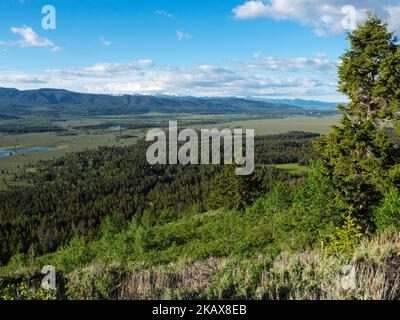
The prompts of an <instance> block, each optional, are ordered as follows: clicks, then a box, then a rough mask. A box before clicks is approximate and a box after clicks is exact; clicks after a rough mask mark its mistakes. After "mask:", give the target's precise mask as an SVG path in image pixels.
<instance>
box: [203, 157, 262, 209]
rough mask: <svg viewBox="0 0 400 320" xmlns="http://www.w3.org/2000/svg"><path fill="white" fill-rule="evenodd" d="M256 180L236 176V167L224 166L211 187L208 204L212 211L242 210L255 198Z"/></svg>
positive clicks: (252, 177) (251, 177)
mask: <svg viewBox="0 0 400 320" xmlns="http://www.w3.org/2000/svg"><path fill="white" fill-rule="evenodd" d="M256 180H257V178H256V177H255V176H254V175H249V176H237V175H236V165H234V164H233V165H225V166H224V169H223V171H222V172H221V173H220V174H219V175H218V176H217V177H216V178H215V180H214V181H213V183H212V185H211V191H210V196H209V201H208V202H209V204H210V206H211V207H212V208H213V209H218V208H224V209H226V210H231V209H237V210H242V209H244V208H245V207H246V206H248V205H250V204H251V203H253V202H254V200H255V199H256V197H257V194H258V192H257V185H258V184H257V181H256Z"/></svg>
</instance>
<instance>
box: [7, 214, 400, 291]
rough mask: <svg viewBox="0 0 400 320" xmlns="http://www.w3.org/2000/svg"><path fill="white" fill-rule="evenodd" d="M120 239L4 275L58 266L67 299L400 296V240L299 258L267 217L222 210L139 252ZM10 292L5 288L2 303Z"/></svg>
mask: <svg viewBox="0 0 400 320" xmlns="http://www.w3.org/2000/svg"><path fill="white" fill-rule="evenodd" d="M106 233H107V232H106ZM123 233H127V234H129V228H128V231H124V232H123ZM123 233H121V234H123ZM121 234H120V235H121ZM120 235H118V234H117V233H115V234H113V233H112V230H109V234H108V235H107V234H105V235H104V236H103V239H102V240H99V241H98V242H96V243H92V244H90V245H89V246H87V247H86V249H83V248H82V246H81V244H79V241H78V242H77V243H75V244H71V245H70V246H69V247H66V248H65V249H64V250H61V251H60V252H58V253H56V254H52V255H49V256H47V257H42V258H40V259H39V260H38V261H36V263H35V264H33V265H29V264H27V262H26V261H25V263H23V264H22V263H21V261H22V260H21V261H20V262H18V261H17V260H14V261H13V262H12V263H11V264H10V265H9V266H8V267H7V268H3V269H2V270H1V272H0V274H1V273H2V274H3V275H4V274H9V275H13V277H15V278H17V279H19V280H18V281H22V282H24V281H27V279H30V278H32V276H33V275H34V274H36V273H38V271H39V270H40V267H41V265H44V264H49V263H50V264H53V265H55V266H56V267H57V270H58V272H59V276H60V278H61V277H64V278H65V279H66V280H67V286H66V287H64V288H63V293H64V294H66V295H67V297H68V298H69V299H117V298H118V299H194V298H206V299H207V298H213V299H399V298H400V264H399V258H400V238H399V237H383V236H382V237H378V238H376V239H374V240H372V241H368V240H365V241H364V242H362V243H360V244H359V245H358V247H356V249H355V250H354V252H353V253H352V254H349V255H348V254H347V255H346V254H329V253H327V252H326V251H325V250H324V249H316V250H313V251H307V250H300V251H297V252H296V251H291V250H290V245H288V244H286V245H285V244H283V243H282V242H281V243H279V241H278V242H277V240H278V239H276V238H274V235H273V229H271V221H270V219H267V218H266V216H263V215H262V214H259V213H254V212H247V213H246V214H242V215H240V214H238V213H237V212H221V211H219V212H212V213H208V214H201V215H195V216H192V217H186V218H183V219H181V220H178V221H175V222H172V223H169V224H166V225H160V226H155V227H152V228H150V232H149V233H148V234H147V237H146V238H147V240H144V241H143V242H142V243H141V245H140V249H138V243H137V241H138V240H137V237H133V238H132V237H131V238H130V237H129V236H128V237H126V238H124V239H125V240H124V241H122V242H121V239H122V238H121V237H120ZM273 242H274V244H272V243H273ZM126 245H127V246H128V247H129V248H128V251H124V246H126ZM88 248H90V250H89V249H88ZM88 250H89V251H91V253H92V254H89V253H88V252H89V251H88ZM118 250H122V251H120V252H119V253H118ZM127 252H130V255H131V256H129V254H127ZM289 252H290V253H289ZM346 265H351V266H353V267H354V268H355V270H356V282H355V287H353V288H348V289H346V288H344V287H343V279H344V278H343V274H342V269H343V267H345V266H346ZM60 271H62V272H60ZM0 279H1V278H0ZM24 279H25V280H24ZM0 288H1V286H0ZM14 288H15V286H14ZM10 290H11V289H8V291H7V290H4V287H3V291H1V290H0V299H1V296H2V295H3V297H7V295H12V294H13V293H12V290H11V291H10ZM30 294H32V293H30ZM37 294H38V295H39V294H41V293H40V290H39V291H37ZM20 297H22V298H27V297H24V296H20ZM29 297H30V298H32V296H28V298H29ZM33 297H35V296H33Z"/></svg>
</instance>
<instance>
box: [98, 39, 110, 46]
mask: <svg viewBox="0 0 400 320" xmlns="http://www.w3.org/2000/svg"><path fill="white" fill-rule="evenodd" d="M99 39H100V42H101V43H102V45H103V46H107V47H108V46H111V44H112V42H111V41H110V40H107V39H106V38H104V37H100V38H99Z"/></svg>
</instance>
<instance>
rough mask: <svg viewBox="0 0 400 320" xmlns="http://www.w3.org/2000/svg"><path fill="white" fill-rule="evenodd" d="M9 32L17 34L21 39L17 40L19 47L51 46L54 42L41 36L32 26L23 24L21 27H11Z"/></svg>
mask: <svg viewBox="0 0 400 320" xmlns="http://www.w3.org/2000/svg"><path fill="white" fill-rule="evenodd" d="M11 32H12V33H14V34H19V35H20V36H21V37H22V40H20V41H18V44H19V45H20V46H21V47H53V46H54V43H53V42H52V41H51V40H49V39H46V38H41V37H39V36H38V34H37V33H36V32H35V31H33V29H32V28H30V27H26V26H23V27H21V28H17V27H12V28H11Z"/></svg>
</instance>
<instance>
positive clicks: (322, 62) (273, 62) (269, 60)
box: [236, 52, 337, 72]
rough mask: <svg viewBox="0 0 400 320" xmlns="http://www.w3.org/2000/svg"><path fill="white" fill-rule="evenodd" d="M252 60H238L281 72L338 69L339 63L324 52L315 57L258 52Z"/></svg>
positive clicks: (249, 65)
mask: <svg viewBox="0 0 400 320" xmlns="http://www.w3.org/2000/svg"><path fill="white" fill-rule="evenodd" d="M253 58H254V59H251V60H244V61H242V60H237V61H236V62H238V63H239V64H242V65H245V66H246V67H248V68H254V69H262V70H269V71H280V72H297V71H311V72H314V71H318V72H327V71H336V67H337V63H336V62H334V61H332V60H330V59H328V58H327V57H326V56H325V55H324V54H320V53H317V54H315V55H314V57H296V58H275V57H266V56H263V55H262V54H261V52H256V53H254V55H253Z"/></svg>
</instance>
